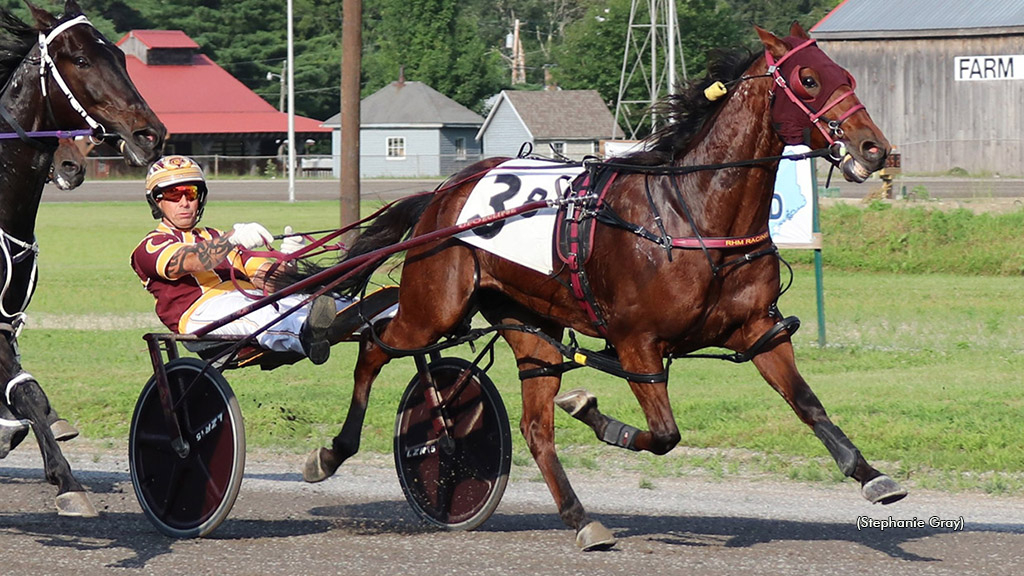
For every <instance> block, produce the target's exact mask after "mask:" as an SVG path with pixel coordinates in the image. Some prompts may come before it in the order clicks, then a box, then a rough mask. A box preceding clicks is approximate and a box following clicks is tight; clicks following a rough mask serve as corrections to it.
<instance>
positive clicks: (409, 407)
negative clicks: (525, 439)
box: [394, 358, 512, 530]
mask: <svg viewBox="0 0 1024 576" xmlns="http://www.w3.org/2000/svg"><path fill="white" fill-rule="evenodd" d="M427 369H428V371H429V372H430V376H431V377H432V378H433V381H434V385H435V386H436V389H437V393H438V394H439V396H440V399H441V405H442V408H441V411H442V413H443V415H444V416H445V417H446V418H447V421H449V426H447V429H449V430H450V436H449V438H451V442H444V441H443V440H439V435H438V433H437V431H435V428H434V424H433V417H434V415H435V414H436V411H435V410H431V409H430V408H429V406H428V403H427V401H426V396H425V394H426V393H427V390H428V387H427V386H426V385H424V384H423V382H422V381H421V379H420V377H419V375H417V376H416V377H414V378H413V381H412V382H410V384H409V387H407V388H406V394H403V395H402V397H401V403H400V404H399V405H398V416H397V418H396V419H395V426H394V464H395V468H396V469H397V471H398V480H399V481H400V482H401V490H402V492H404V493H406V499H407V500H409V503H410V504H411V505H412V506H413V509H414V510H415V511H416V513H417V515H419V516H420V518H422V519H423V520H425V521H427V522H428V523H430V524H432V525H434V526H437V527H440V528H444V529H446V530H472V529H474V528H476V527H478V526H480V525H481V524H483V522H484V521H485V520H487V518H489V517H490V515H492V512H494V511H495V508H496V507H498V503H499V502H500V501H501V499H502V494H503V493H504V492H505V485H506V484H507V483H508V478H509V467H510V466H511V464H512V436H511V433H510V431H509V418H508V414H506V412H505V405H504V404H503V403H502V399H501V396H499V394H498V388H496V387H495V384H494V382H492V381H490V378H488V377H487V375H486V374H485V373H484V372H483V371H482V370H480V369H479V368H477V367H475V366H473V365H472V364H470V363H469V362H467V361H465V360H462V359H458V358H445V359H441V360H436V361H434V362H431V363H430V364H429V366H428V368H427ZM467 370H468V373H467V374H466V376H468V377H466V378H460V376H461V375H462V374H463V372H465V371H467Z"/></svg>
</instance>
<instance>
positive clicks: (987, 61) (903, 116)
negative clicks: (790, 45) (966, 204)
mask: <svg viewBox="0 0 1024 576" xmlns="http://www.w3.org/2000/svg"><path fill="white" fill-rule="evenodd" d="M810 34H811V36H812V37H814V38H816V39H818V40H819V42H818V44H819V45H820V46H821V47H822V49H823V50H825V52H827V53H828V54H829V55H830V56H831V57H832V58H833V59H834V60H835V61H836V62H838V63H839V64H840V65H841V66H843V67H845V68H846V69H848V70H849V71H850V72H851V73H852V74H853V76H854V77H855V78H856V80H857V95H858V97H860V100H861V101H862V102H863V103H864V105H865V106H867V108H868V111H869V112H870V113H871V117H872V118H873V119H874V120H875V123H876V124H878V126H879V128H881V129H882V131H883V132H885V134H886V136H887V137H888V139H889V141H890V142H891V143H892V144H893V145H895V146H896V147H897V148H898V149H899V151H900V152H901V154H902V165H903V170H904V171H907V172H916V173H944V172H948V171H949V170H951V169H952V168H962V169H964V170H967V171H969V172H971V173H974V174H986V173H988V174H992V173H999V174H1003V175H1008V176H1020V175H1024V140H1022V138H1024V136H1022V134H1024V0H1000V1H998V2H978V1H976V0H902V1H900V2H893V1H892V0H847V1H846V2H843V3H842V4H840V5H839V7H838V8H836V9H835V10H833V11H832V12H831V13H830V14H829V15H828V16H826V17H825V18H824V19H822V21H821V22H819V23H818V24H817V25H815V26H814V27H813V28H812V29H811V30H810Z"/></svg>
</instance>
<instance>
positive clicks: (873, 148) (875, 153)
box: [861, 142, 885, 161]
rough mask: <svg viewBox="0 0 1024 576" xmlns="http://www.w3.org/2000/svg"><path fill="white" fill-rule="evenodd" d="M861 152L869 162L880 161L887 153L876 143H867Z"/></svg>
mask: <svg viewBox="0 0 1024 576" xmlns="http://www.w3.org/2000/svg"><path fill="white" fill-rule="evenodd" d="M861 152H862V153H863V154H864V158H865V159H866V160H869V161H875V160H879V159H881V158H882V157H883V156H885V151H884V150H883V149H882V148H880V147H879V146H878V145H877V144H875V143H874V142H865V143H864V145H863V146H862V147H861Z"/></svg>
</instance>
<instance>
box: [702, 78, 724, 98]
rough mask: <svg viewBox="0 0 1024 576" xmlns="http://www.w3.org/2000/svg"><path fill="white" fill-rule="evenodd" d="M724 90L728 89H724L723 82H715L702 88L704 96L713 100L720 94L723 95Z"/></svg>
mask: <svg viewBox="0 0 1024 576" xmlns="http://www.w3.org/2000/svg"><path fill="white" fill-rule="evenodd" d="M726 92H728V91H727V90H726V89H725V84H722V83H721V82H715V83H713V84H711V85H710V86H708V87H707V88H705V89H704V97H705V98H707V99H708V100H710V101H712V102H714V101H715V100H718V99H719V98H721V97H722V96H725V94H726Z"/></svg>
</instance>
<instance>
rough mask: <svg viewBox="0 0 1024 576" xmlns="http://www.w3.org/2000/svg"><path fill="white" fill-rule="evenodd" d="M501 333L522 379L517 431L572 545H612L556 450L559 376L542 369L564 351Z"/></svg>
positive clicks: (528, 337) (526, 336)
mask: <svg viewBox="0 0 1024 576" xmlns="http://www.w3.org/2000/svg"><path fill="white" fill-rule="evenodd" d="M502 336H503V337H504V338H505V340H506V341H507V342H508V344H509V346H511V347H512V352H513V353H514V354H515V357H516V361H517V363H518V366H519V371H520V378H521V379H522V389H523V417H522V420H520V423H519V429H520V431H521V432H522V434H523V438H525V439H526V445H527V446H528V447H529V449H530V454H532V455H533V459H534V461H535V462H536V463H537V467H538V468H539V469H540V473H541V476H543V477H544V482H545V483H546V484H547V486H548V490H550V491H551V496H552V497H553V498H554V500H555V505H556V506H558V515H559V516H560V517H561V518H562V522H564V523H565V524H566V526H569V527H570V528H572V529H573V530H575V531H576V544H577V545H578V546H579V547H580V548H582V549H583V550H602V549H607V548H610V547H612V546H614V545H615V536H614V535H613V534H612V532H611V531H610V530H608V529H607V528H605V527H604V526H603V525H602V524H601V523H600V522H597V521H596V520H592V519H591V518H590V517H589V516H588V515H587V512H586V510H584V509H583V504H582V503H580V501H579V498H577V497H576V493H575V492H574V491H573V489H572V485H570V484H569V478H568V477H567V476H566V474H565V469H564V468H562V463H561V461H560V460H559V459H558V453H557V452H556V450H555V412H554V398H555V395H556V394H557V393H558V387H559V386H560V385H561V376H560V375H558V374H557V373H554V374H546V373H545V371H544V369H545V368H546V367H548V366H555V365H558V364H560V363H561V360H562V355H561V354H560V353H559V352H558V350H556V349H555V348H554V347H553V346H551V345H550V344H548V343H547V342H545V341H544V340H542V339H540V338H539V337H537V336H533V335H530V334H526V333H523V332H517V331H504V332H502Z"/></svg>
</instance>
